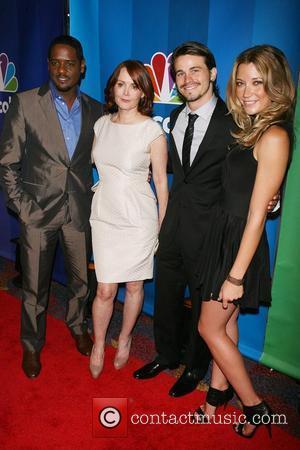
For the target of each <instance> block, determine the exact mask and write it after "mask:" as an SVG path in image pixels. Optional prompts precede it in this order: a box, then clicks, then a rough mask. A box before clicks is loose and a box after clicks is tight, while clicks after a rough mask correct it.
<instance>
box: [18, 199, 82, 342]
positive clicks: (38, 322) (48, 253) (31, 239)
mask: <svg viewBox="0 0 300 450" xmlns="http://www.w3.org/2000/svg"><path fill="white" fill-rule="evenodd" d="M58 241H60V244H61V247H62V250H63V253H64V259H65V268H66V272H67V276H68V281H67V288H68V298H67V309H66V316H65V322H66V324H67V326H68V327H69V328H70V330H71V332H72V333H74V334H82V333H83V331H84V309H85V308H84V307H85V304H86V300H87V298H88V293H89V292H88V280H87V264H88V258H89V256H90V248H91V240H90V228H89V226H88V225H87V228H86V230H84V231H78V230H77V229H76V228H75V227H74V226H73V224H72V221H71V220H70V217H69V213H68V207H67V205H64V206H63V207H62V209H61V210H60V211H59V212H58V214H57V215H56V217H55V218H54V219H53V220H52V221H51V222H50V223H49V224H47V225H46V226H43V227H38V226H35V225H34V224H28V225H26V224H24V223H22V224H21V236H20V247H21V266H22V275H23V302H22V312H21V342H22V345H23V347H24V348H26V349H28V350H31V351H40V350H41V349H42V347H43V345H44V343H45V335H46V313H47V307H48V299H49V288H50V281H51V275H52V267H53V260H54V255H55V249H56V246H57V243H58Z"/></svg>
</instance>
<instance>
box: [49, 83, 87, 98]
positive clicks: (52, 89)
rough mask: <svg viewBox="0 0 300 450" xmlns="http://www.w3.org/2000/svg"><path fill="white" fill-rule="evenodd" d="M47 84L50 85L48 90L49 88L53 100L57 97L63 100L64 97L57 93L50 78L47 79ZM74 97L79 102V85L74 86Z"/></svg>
mask: <svg viewBox="0 0 300 450" xmlns="http://www.w3.org/2000/svg"><path fill="white" fill-rule="evenodd" d="M49 86H50V90H51V94H52V97H53V99H54V100H56V99H59V100H62V101H64V98H63V97H62V96H61V95H60V94H59V93H58V91H57V89H56V87H55V85H54V83H53V81H52V80H50V81H49ZM76 98H77V100H78V101H79V102H80V89H79V86H77V88H76Z"/></svg>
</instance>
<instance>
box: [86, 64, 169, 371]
mask: <svg viewBox="0 0 300 450" xmlns="http://www.w3.org/2000/svg"><path fill="white" fill-rule="evenodd" d="M153 98H154V91H153V86H152V83H151V79H150V76H149V75H148V72H147V70H146V68H145V67H144V65H143V64H142V63H141V62H139V61H134V60H128V61H124V62H123V63H121V64H119V65H118V67H117V68H116V69H115V71H114V73H113V74H112V76H111V77H110V79H109V81H108V84H107V88H106V101H107V107H108V111H110V114H107V115H105V116H103V117H101V118H100V119H99V120H98V121H97V122H96V124H95V126H94V131H95V139H94V144H93V150H92V156H93V159H94V161H95V164H96V167H97V170H98V173H99V178H100V182H99V184H98V186H97V189H96V192H95V195H94V198H93V202H92V212H91V217H90V223H91V228H92V242H93V254H94V261H95V271H96V276H97V281H98V286H97V293H96V297H95V299H94V303H93V325H94V338H95V339H94V346H93V350H92V354H91V358H90V371H91V374H92V376H93V377H94V378H97V377H98V376H99V374H100V373H101V371H102V368H103V362H104V347H105V336H106V331H107V328H108V325H109V322H110V319H111V316H112V313H113V304H114V299H115V296H116V293H117V289H118V283H121V282H125V283H126V295H125V304H124V309H123V323H122V329H121V332H120V335H119V342H118V350H117V353H116V356H115V359H114V366H115V368H116V369H120V368H121V367H123V366H124V365H125V364H126V363H127V361H128V357H129V352H130V346H131V339H132V330H133V327H134V325H135V323H136V320H137V318H138V315H139V313H140V311H141V308H142V302H143V282H144V280H145V279H149V278H152V277H153V257H154V252H155V250H156V246H157V241H158V231H159V228H160V225H161V223H162V221H163V218H164V215H165V211H166V207H167V201H168V185H167V174H166V166H167V144H166V138H165V136H164V133H163V131H162V129H161V126H160V125H159V124H158V123H157V122H155V121H154V120H152V119H151V118H150V114H151V111H152V103H153ZM150 164H151V167H152V176H153V181H154V185H155V190H156V195H157V200H158V208H157V204H156V198H155V195H154V193H153V191H152V189H151V187H150V184H149V182H148V177H149V166H150Z"/></svg>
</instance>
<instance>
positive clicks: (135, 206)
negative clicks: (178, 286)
mask: <svg viewBox="0 0 300 450" xmlns="http://www.w3.org/2000/svg"><path fill="white" fill-rule="evenodd" d="M94 131H95V142H94V146H93V150H92V157H93V159H94V162H95V164H96V167H97V170H98V173H99V178H100V182H99V184H98V186H97V188H96V192H95V194H94V197H93V201H92V210H91V217H90V224H91V228H92V243H93V255H94V262H95V271H96V277H97V281H98V282H103V283H120V282H124V281H138V280H145V279H148V278H152V277H153V257H154V251H155V249H156V245H157V240H158V211H157V203H156V198H155V195H154V193H153V191H152V189H151V187H150V184H149V182H148V174H149V164H150V144H151V142H153V141H154V140H155V139H157V138H158V137H159V136H160V135H162V134H163V131H162V129H161V127H160V125H159V124H158V123H157V122H155V121H154V120H152V119H150V118H149V119H145V121H143V122H139V123H136V124H128V125H125V124H119V123H114V122H112V121H111V115H106V116H102V117H101V118H100V119H99V120H97V122H96V123H95V126H94Z"/></svg>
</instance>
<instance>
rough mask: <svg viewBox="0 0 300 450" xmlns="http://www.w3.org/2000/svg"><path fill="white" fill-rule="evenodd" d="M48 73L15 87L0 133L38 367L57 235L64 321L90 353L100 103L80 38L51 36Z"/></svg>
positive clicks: (26, 324) (29, 358)
mask: <svg viewBox="0 0 300 450" xmlns="http://www.w3.org/2000/svg"><path fill="white" fill-rule="evenodd" d="M48 69H49V75H50V81H49V83H48V84H46V85H44V86H41V87H40V88H37V89H32V90H30V91H26V92H23V93H20V94H17V95H16V96H15V97H14V99H13V101H12V103H11V106H10V108H9V111H8V113H7V115H6V120H5V123H4V127H3V132H2V136H1V140H0V177H1V184H2V185H3V189H4V192H5V194H6V197H7V205H8V207H9V208H10V209H11V210H13V211H14V212H15V213H17V215H18V216H19V219H20V225H21V231H20V247H21V264H22V275H23V302H22V312H21V342H22V346H23V361H22V368H23V370H24V372H25V374H26V375H27V376H28V377H29V378H34V377H37V376H38V375H39V373H40V370H41V363H40V352H41V350H42V348H43V345H44V343H45V335H46V313H47V305H48V295H49V285H50V280H51V273H52V265H53V258H54V253H55V248H56V245H57V242H58V240H59V241H60V243H61V246H62V249H63V253H64V258H65V266H66V271H67V274H68V290H69V297H68V305H67V311H66V318H65V321H66V324H67V326H68V327H69V329H70V331H71V334H72V336H73V338H74V340H75V343H76V347H77V349H78V351H79V352H80V353H82V354H84V355H89V354H90V352H91V349H92V340H91V338H90V336H89V334H88V333H87V331H86V328H85V326H84V309H85V308H84V307H85V303H86V300H87V297H88V284H87V262H88V258H89V256H90V248H91V246H90V228H89V216H90V204H91V186H92V165H91V147H92V142H93V125H94V123H95V121H96V120H97V119H98V118H99V117H100V116H101V115H102V113H103V108H102V105H101V104H100V103H99V102H97V101H96V100H94V99H92V98H91V97H89V96H87V95H85V94H84V93H82V92H81V91H80V89H79V82H80V78H81V76H82V74H84V71H85V61H84V57H83V51H82V46H81V44H80V42H79V41H78V40H77V39H75V38H73V37H71V36H59V37H57V38H55V39H54V40H53V41H52V42H51V44H50V46H49V52H48Z"/></svg>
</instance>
